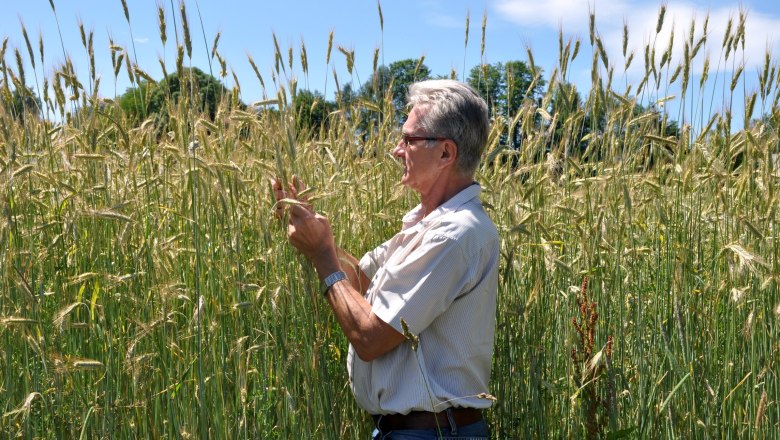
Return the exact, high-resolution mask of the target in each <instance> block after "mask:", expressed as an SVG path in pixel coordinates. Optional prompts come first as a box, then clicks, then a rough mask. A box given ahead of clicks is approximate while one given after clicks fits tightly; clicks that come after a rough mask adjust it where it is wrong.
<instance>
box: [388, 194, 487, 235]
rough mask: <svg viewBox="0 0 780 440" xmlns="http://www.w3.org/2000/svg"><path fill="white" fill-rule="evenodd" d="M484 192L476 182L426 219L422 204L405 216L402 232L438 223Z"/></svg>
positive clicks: (440, 206)
mask: <svg viewBox="0 0 780 440" xmlns="http://www.w3.org/2000/svg"><path fill="white" fill-rule="evenodd" d="M481 192H482V187H481V186H479V183H477V182H474V183H472V184H471V185H469V186H467V187H466V188H464V189H463V190H461V191H460V192H459V193H457V194H455V195H454V196H452V197H451V198H450V199H449V200H447V201H446V202H444V203H442V204H441V205H439V206H438V207H437V208H436V209H434V210H433V211H432V212H431V213H430V214H428V215H427V216H426V217H425V218H421V217H422V204H420V205H417V206H416V207H415V208H414V209H412V210H411V211H409V212H407V213H406V215H404V217H403V219H402V221H403V227H402V228H401V230H402V231H403V230H406V229H408V228H410V227H412V226H414V225H416V224H418V223H419V224H420V225H421V226H426V225H428V224H429V223H431V222H432V221H436V219H437V218H438V217H441V216H442V215H443V214H445V213H447V212H451V211H456V210H458V208H460V207H461V206H463V205H464V204H465V203H468V202H470V201H471V200H473V199H477V198H479V194H480V193H481Z"/></svg>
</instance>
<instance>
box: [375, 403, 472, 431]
mask: <svg viewBox="0 0 780 440" xmlns="http://www.w3.org/2000/svg"><path fill="white" fill-rule="evenodd" d="M450 414H452V420H453V422H454V423H455V425H456V426H450V422H449V420H448V418H447V411H442V412H438V413H433V412H427V411H412V412H410V413H409V414H384V415H374V416H371V417H373V419H374V424H376V427H377V428H379V430H380V431H382V432H383V433H387V432H390V431H396V430H399V429H436V428H450V429H454V428H456V427H457V426H465V425H470V424H472V423H476V422H478V421H480V420H482V411H481V410H479V409H475V408H451V409H450Z"/></svg>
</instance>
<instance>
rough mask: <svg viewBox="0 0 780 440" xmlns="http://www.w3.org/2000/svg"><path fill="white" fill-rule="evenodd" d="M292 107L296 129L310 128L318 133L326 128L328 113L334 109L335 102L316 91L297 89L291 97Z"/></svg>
mask: <svg viewBox="0 0 780 440" xmlns="http://www.w3.org/2000/svg"><path fill="white" fill-rule="evenodd" d="M293 107H294V108H295V115H296V120H295V122H296V129H297V130H298V131H304V130H310V131H312V132H313V133H319V132H320V131H321V130H323V129H325V130H327V128H328V115H329V114H330V113H331V112H333V111H334V110H336V104H335V103H333V102H330V101H327V100H326V99H325V97H324V96H323V95H322V94H321V93H320V92H317V91H314V92H311V91H309V90H305V89H304V90H299V91H298V93H297V94H296V95H295V98H294V99H293Z"/></svg>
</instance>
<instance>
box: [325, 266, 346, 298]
mask: <svg viewBox="0 0 780 440" xmlns="http://www.w3.org/2000/svg"><path fill="white" fill-rule="evenodd" d="M346 279H347V274H346V273H344V272H343V271H341V270H339V271H336V272H333V273H332V274H330V275H328V276H326V277H325V279H324V280H322V282H323V283H324V284H325V290H323V292H322V294H323V295H324V296H328V292H329V291H330V288H331V287H333V285H334V284H336V283H338V282H339V281H342V280H346Z"/></svg>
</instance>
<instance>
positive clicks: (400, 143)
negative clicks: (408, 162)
mask: <svg viewBox="0 0 780 440" xmlns="http://www.w3.org/2000/svg"><path fill="white" fill-rule="evenodd" d="M403 143H404V141H403V140H400V141H398V143H397V144H395V147H394V148H393V152H392V153H393V156H395V157H401V156H402V154H403V151H404V147H403Z"/></svg>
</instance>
